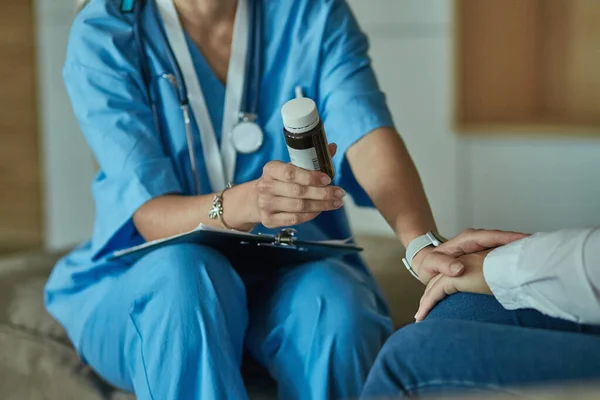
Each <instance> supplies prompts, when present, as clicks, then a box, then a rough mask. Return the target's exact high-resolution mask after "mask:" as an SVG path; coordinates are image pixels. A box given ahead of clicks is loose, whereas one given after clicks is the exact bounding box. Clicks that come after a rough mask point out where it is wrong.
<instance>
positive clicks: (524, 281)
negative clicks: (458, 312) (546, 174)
mask: <svg viewBox="0 0 600 400" xmlns="http://www.w3.org/2000/svg"><path fill="white" fill-rule="evenodd" d="M483 270H484V276H485V280H486V282H487V284H488V285H489V287H490V289H491V290H492V292H493V293H494V295H495V296H496V298H497V299H498V301H500V303H502V305H503V306H504V307H505V308H508V309H519V308H534V309H536V310H538V311H540V312H542V313H544V314H547V315H550V316H553V317H558V318H563V319H567V320H571V321H577V322H582V323H590V324H600V294H599V293H600V228H586V229H563V230H560V231H556V232H549V233H536V234H534V235H532V236H531V237H529V238H526V239H523V240H521V241H518V242H514V243H511V244H509V245H507V246H504V247H500V248H498V249H496V250H494V251H493V252H492V253H490V254H489V255H488V256H487V257H486V259H485V262H484V267H483Z"/></svg>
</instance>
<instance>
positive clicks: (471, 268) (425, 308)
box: [415, 250, 492, 321]
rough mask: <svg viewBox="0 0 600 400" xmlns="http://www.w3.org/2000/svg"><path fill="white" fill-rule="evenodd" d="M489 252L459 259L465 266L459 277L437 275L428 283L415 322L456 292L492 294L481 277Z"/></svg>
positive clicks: (468, 255)
mask: <svg viewBox="0 0 600 400" xmlns="http://www.w3.org/2000/svg"><path fill="white" fill-rule="evenodd" d="M490 251H491V250H486V251H482V252H479V253H473V254H467V255H464V256H462V257H459V260H460V261H461V263H462V264H463V265H464V266H465V269H464V272H463V274H462V275H461V276H458V277H448V276H444V275H438V276H436V277H435V278H433V279H432V280H431V281H429V284H428V285H427V288H426V289H425V293H424V294H423V296H422V297H421V303H420V305H419V310H418V311H417V314H416V315H415V320H417V321H422V320H423V319H425V317H426V316H427V314H429V311H431V310H432V309H433V307H435V305H436V304H437V303H439V302H440V301H442V300H443V299H445V298H446V297H447V296H450V295H451V294H454V293H456V292H470V293H480V294H492V292H491V290H490V288H489V286H488V284H487V282H486V281H485V278H484V276H483V261H484V259H485V257H486V256H487V255H488V254H489V252H490Z"/></svg>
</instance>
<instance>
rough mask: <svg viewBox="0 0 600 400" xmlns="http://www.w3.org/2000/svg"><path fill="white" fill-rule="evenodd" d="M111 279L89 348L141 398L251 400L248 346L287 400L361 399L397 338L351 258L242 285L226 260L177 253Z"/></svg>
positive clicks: (84, 345)
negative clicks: (390, 340) (245, 370)
mask: <svg viewBox="0 0 600 400" xmlns="http://www.w3.org/2000/svg"><path fill="white" fill-rule="evenodd" d="M111 279H112V280H113V281H111V282H109V284H110V285H111V288H110V291H109V292H108V293H107V295H105V296H104V298H103V299H102V300H101V302H100V304H99V305H98V306H97V307H96V309H95V311H94V312H93V313H92V315H91V316H90V318H89V319H88V321H87V322H86V325H85V328H84V331H83V335H82V340H81V343H80V350H81V353H82V356H83V357H84V359H85V361H86V362H87V363H89V364H90V365H91V366H92V367H93V368H94V369H95V370H96V371H97V372H98V373H99V374H100V375H101V376H103V377H104V378H105V379H107V380H108V381H109V382H110V383H112V384H114V385H116V386H118V387H120V388H122V389H125V390H128V391H132V392H135V394H136V395H137V397H138V399H140V400H149V399H154V400H178V399H185V400H193V399H246V398H247V394H246V391H245V388H244V383H243V380H242V376H241V374H240V364H241V361H242V353H243V351H244V347H246V349H247V350H248V352H249V353H250V354H251V355H252V356H253V357H254V358H255V359H256V360H257V361H258V362H260V363H261V364H263V365H264V366H265V367H266V368H267V369H268V370H269V372H270V373H271V375H272V376H273V377H274V378H275V380H276V381H277V383H278V391H279V396H280V398H282V399H315V400H318V399H329V398H350V397H357V396H358V395H359V394H360V392H361V390H362V388H363V384H364V381H365V379H366V376H367V374H368V371H369V369H370V367H371V365H372V363H373V361H374V360H375V358H376V356H377V353H378V351H379V350H380V348H381V346H382V345H383V343H384V342H385V340H386V339H387V337H388V336H389V335H390V333H391V327H392V325H391V320H390V318H389V317H388V315H387V314H386V311H385V306H384V305H383V303H382V302H381V299H380V297H379V295H378V294H377V291H376V290H375V289H374V287H373V282H372V279H371V277H370V276H369V275H368V274H367V273H365V272H364V271H362V270H360V269H359V268H356V267H352V266H349V265H347V264H345V263H343V262H341V261H327V262H326V263H315V264H308V265H305V266H301V267H296V268H288V269H281V270H278V271H275V272H273V273H272V274H271V275H269V274H266V273H265V274H261V276H258V277H256V276H255V277H252V276H248V277H241V276H240V275H238V273H237V272H236V271H235V270H234V268H233V267H232V266H231V264H230V263H229V262H228V260H227V259H226V258H225V257H223V256H222V255H221V254H219V253H218V252H216V251H214V250H212V249H209V248H205V247H201V246H198V245H191V244H183V245H181V244H179V245H173V246H168V247H164V248H161V249H158V250H156V251H154V252H152V253H150V254H148V255H147V256H145V257H144V258H142V259H141V260H139V261H138V262H137V263H136V264H134V265H133V266H132V267H130V268H129V269H128V270H127V271H126V272H124V273H123V274H122V275H119V276H118V277H116V278H111Z"/></svg>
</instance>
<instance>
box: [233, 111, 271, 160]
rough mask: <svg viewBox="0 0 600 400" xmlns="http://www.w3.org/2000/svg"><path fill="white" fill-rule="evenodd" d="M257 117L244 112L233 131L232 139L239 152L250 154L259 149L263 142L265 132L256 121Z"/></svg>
mask: <svg viewBox="0 0 600 400" xmlns="http://www.w3.org/2000/svg"><path fill="white" fill-rule="evenodd" d="M254 120H255V117H254V118H252V116H251V115H248V114H244V115H242V116H240V121H239V122H238V123H237V124H236V125H235V126H234V127H233V129H232V131H231V138H230V139H231V141H232V143H233V146H234V147H235V150H236V151H237V152H238V153H242V154H250V153H254V152H256V151H258V149H260V146H262V144H263V140H264V134H263V131H262V129H261V128H260V126H258V124H257V123H256V122H254Z"/></svg>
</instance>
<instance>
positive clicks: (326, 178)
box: [321, 176, 331, 186]
mask: <svg viewBox="0 0 600 400" xmlns="http://www.w3.org/2000/svg"><path fill="white" fill-rule="evenodd" d="M321 183H322V184H323V185H325V186H327V185H329V184H330V183H331V178H329V177H328V176H324V177H322V178H321Z"/></svg>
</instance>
